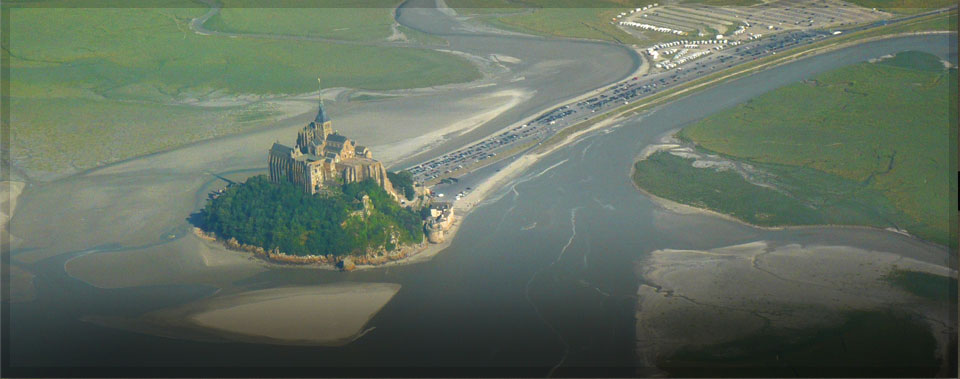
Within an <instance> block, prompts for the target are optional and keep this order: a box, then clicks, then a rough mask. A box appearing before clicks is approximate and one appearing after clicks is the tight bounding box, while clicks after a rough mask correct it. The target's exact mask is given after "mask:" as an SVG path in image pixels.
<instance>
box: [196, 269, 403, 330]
mask: <svg viewBox="0 0 960 379" xmlns="http://www.w3.org/2000/svg"><path fill="white" fill-rule="evenodd" d="M399 290H400V285H399V284H390V283H337V284H334V285H324V286H314V287H290V288H271V289H267V290H260V291H252V292H244V293H240V294H236V295H230V296H224V297H218V298H214V299H210V300H207V301H201V302H199V303H196V304H192V305H187V307H188V308H190V309H191V312H193V311H194V310H196V313H191V314H190V316H189V317H188V318H187V320H188V322H190V323H193V324H195V325H197V326H200V327H204V328H209V329H213V330H217V331H221V332H223V333H224V336H230V335H233V334H237V335H242V336H248V337H254V338H264V339H266V340H271V341H282V343H284V344H308V345H343V344H346V343H349V342H350V341H353V340H354V339H356V338H358V337H360V336H361V335H362V332H364V330H363V327H364V325H366V324H367V321H369V320H370V319H371V318H372V317H373V315H375V314H376V313H377V312H378V311H379V310H380V308H383V306H384V305H386V304H387V302H389V301H390V299H391V298H393V296H394V295H396V293H397V292H398V291H399ZM201 309H202V311H200V310H201ZM228 338H229V337H228Z"/></svg>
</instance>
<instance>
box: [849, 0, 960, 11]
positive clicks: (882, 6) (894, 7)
mask: <svg viewBox="0 0 960 379" xmlns="http://www.w3.org/2000/svg"><path fill="white" fill-rule="evenodd" d="M846 1H848V2H850V3H852V4H856V5H859V6H861V7H866V8H877V9H879V10H882V11H885V12H891V13H899V14H914V13H920V12H924V11H928V10H932V9H940V8H946V7H949V6H951V5H956V4H957V2H956V1H952V0H846Z"/></svg>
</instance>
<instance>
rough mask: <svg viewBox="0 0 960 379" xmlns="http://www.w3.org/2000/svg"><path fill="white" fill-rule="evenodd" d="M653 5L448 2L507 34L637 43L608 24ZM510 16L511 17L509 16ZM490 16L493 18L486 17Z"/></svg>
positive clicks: (628, 1) (616, 0)
mask: <svg viewBox="0 0 960 379" xmlns="http://www.w3.org/2000/svg"><path fill="white" fill-rule="evenodd" d="M647 4H652V2H646V1H640V0H597V1H592V0H552V1H548V0H524V1H519V2H515V1H507V0H487V1H484V0H449V1H447V5H448V6H450V7H452V8H455V9H456V10H457V12H458V13H461V14H465V15H473V16H484V15H487V17H481V20H484V21H486V22H487V23H489V24H491V25H493V26H495V27H500V28H503V29H507V30H512V31H518V32H523V33H528V34H534V35H541V36H548V37H567V38H586V39H596V40H603V41H613V42H621V43H638V42H640V41H641V39H638V38H637V37H634V36H632V35H630V34H628V33H626V32H624V31H622V30H620V29H619V28H617V27H616V25H613V24H612V23H611V18H613V17H614V16H616V15H617V14H618V13H620V12H624V11H627V10H629V9H632V8H636V7H638V6H644V5H647ZM511 13H513V14H511ZM488 14H493V15H488Z"/></svg>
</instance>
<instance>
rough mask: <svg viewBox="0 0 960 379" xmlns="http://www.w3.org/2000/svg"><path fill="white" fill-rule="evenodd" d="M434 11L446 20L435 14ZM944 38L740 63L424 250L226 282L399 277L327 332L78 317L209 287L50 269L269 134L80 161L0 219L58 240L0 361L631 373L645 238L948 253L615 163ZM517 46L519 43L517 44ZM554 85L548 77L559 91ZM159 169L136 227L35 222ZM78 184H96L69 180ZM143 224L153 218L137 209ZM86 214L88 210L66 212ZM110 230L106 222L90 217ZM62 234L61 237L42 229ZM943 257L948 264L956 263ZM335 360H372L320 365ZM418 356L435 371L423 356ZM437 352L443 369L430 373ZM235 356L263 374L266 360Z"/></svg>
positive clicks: (655, 242) (558, 163) (652, 245)
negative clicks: (634, 179) (662, 191)
mask: <svg viewBox="0 0 960 379" xmlns="http://www.w3.org/2000/svg"><path fill="white" fill-rule="evenodd" d="M416 10H418V11H419V10H420V9H419V8H416ZM425 11H429V10H425ZM405 16H411V18H412V15H411V14H409V13H405V12H402V13H401V15H400V17H401V19H402V20H403V17H405ZM409 22H415V21H409ZM436 27H437V28H440V30H441V31H442V30H444V29H442V25H441V26H436ZM425 29H426V28H425ZM448 38H449V39H450V40H451V43H452V44H453V46H456V47H457V48H458V49H459V48H461V45H462V48H463V49H464V50H466V51H471V50H476V51H480V50H481V49H485V50H484V51H496V52H498V53H501V54H505V55H510V56H515V57H518V58H521V59H525V60H530V61H533V60H536V59H537V57H540V58H541V59H543V58H545V57H552V56H553V55H554V54H558V55H559V54H561V53H566V54H568V55H567V56H568V57H569V59H574V60H576V63H575V64H573V65H568V66H564V67H567V68H566V69H569V70H574V71H565V72H575V70H582V69H584V68H585V67H591V65H595V64H597V62H596V61H592V60H591V59H594V58H590V54H589V52H590V49H604V48H603V47H601V46H606V45H601V44H590V43H584V42H564V41H551V42H550V43H549V44H548V43H544V42H543V41H541V40H537V39H527V38H520V37H505V36H481V37H473V36H467V35H451V36H449V37H448ZM955 46H956V40H955V39H954V38H953V37H946V36H926V37H908V38H899V39H893V40H884V41H878V42H872V43H868V44H864V45H859V46H855V47H852V48H847V49H843V50H839V51H836V52H832V53H828V54H824V55H821V56H816V57H813V58H809V59H804V60H802V61H799V62H795V63H791V64H789V65H785V66H781V67H778V68H775V69H772V70H769V71H765V72H761V73H757V74H754V75H751V76H749V77H746V78H742V79H738V80H736V81H733V82H730V83H726V84H723V85H720V86H717V87H715V88H712V89H709V90H706V91H704V92H701V93H698V94H695V95H692V96H689V97H687V98H684V99H681V100H679V101H676V102H673V103H671V104H669V105H666V106H663V107H660V108H659V109H657V110H655V111H654V112H652V113H649V114H647V115H643V116H641V117H635V118H633V119H630V120H626V121H624V122H622V123H620V124H618V125H617V126H616V127H614V128H612V129H610V130H605V131H598V132H594V133H592V134H591V135H590V136H588V137H585V138H583V139H582V140H580V141H578V142H577V143H575V144H572V145H570V146H566V147H564V148H562V149H560V150H558V151H557V152H555V153H553V154H551V155H549V156H547V157H545V158H544V159H543V160H542V161H540V162H538V163H537V164H536V165H534V166H533V167H531V168H530V169H528V170H527V171H526V172H525V173H524V174H523V175H521V177H519V178H517V179H516V180H514V181H513V182H512V183H510V184H508V185H506V186H504V187H503V188H501V189H500V193H498V194H496V195H495V196H493V197H492V199H494V200H492V201H489V202H488V203H487V204H486V205H484V206H481V207H479V208H478V209H476V210H475V211H474V212H473V213H471V214H470V215H469V216H468V217H467V218H466V219H465V220H464V221H463V225H462V226H461V229H460V231H459V232H458V234H457V236H456V239H455V240H454V241H453V243H452V244H451V246H450V248H448V249H447V250H446V251H444V252H442V253H441V254H439V255H438V256H437V257H436V258H434V259H433V260H432V261H430V262H426V263H422V264H416V265H410V266H398V267H391V268H389V269H383V270H373V271H364V272H351V273H335V272H328V271H312V270H302V269H276V270H271V271H268V272H264V273H261V274H258V275H255V276H253V277H249V278H246V279H243V280H240V281H238V282H236V283H234V284H235V285H237V286H240V287H246V288H250V289H259V288H269V287H274V286H286V285H301V284H318V283H329V282H336V281H344V280H349V281H377V282H390V283H399V284H401V285H402V289H401V290H400V292H399V293H398V294H397V295H396V297H394V299H393V300H391V301H390V303H388V304H387V306H386V307H384V308H383V310H382V311H381V312H380V313H379V314H378V315H377V316H375V317H374V319H373V320H372V321H371V322H370V324H369V325H368V327H369V326H372V327H376V329H375V330H373V331H371V332H369V333H367V334H366V335H364V336H363V337H362V338H361V339H359V340H358V341H356V342H354V343H352V344H350V345H347V346H345V347H340V348H323V347H290V346H268V345H255V344H243V343H206V342H194V341H186V340H175V339H168V338H162V337H154V336H150V335H145V334H138V333H132V332H126V331H120V330H114V329H110V328H106V327H102V326H97V325H94V324H90V323H84V322H81V321H79V319H80V318H82V317H84V316H87V315H104V314H108V315H114V316H116V315H131V316H132V315H136V314H139V313H140V312H143V311H145V310H148V309H152V308H155V307H159V306H167V305H171V304H175V303H179V302H186V301H190V300H192V299H196V298H198V297H201V296H203V295H205V294H208V293H210V291H211V289H209V288H206V287H203V286H174V287H138V288H129V289H123V290H102V289H97V288H94V287H91V286H89V285H86V284H84V283H82V282H80V281H78V280H74V279H70V278H69V277H66V276H65V275H64V274H63V271H62V264H63V262H64V261H65V260H66V258H67V256H66V255H63V254H60V253H64V254H77V253H75V252H72V251H74V250H71V247H74V248H75V247H76V246H84V249H86V248H92V247H95V246H100V245H106V244H112V243H119V244H120V245H121V246H104V247H103V249H108V248H116V249H120V250H123V249H129V248H130V247H131V246H138V245H149V244H152V243H162V242H155V241H156V239H157V238H158V237H157V236H158V235H161V234H162V233H163V232H165V231H166V230H176V228H178V227H185V226H186V223H185V218H186V217H187V216H188V214H189V211H190V209H196V208H197V207H198V206H199V204H200V200H201V199H202V197H203V191H200V188H203V185H204V184H203V183H208V182H209V181H210V180H212V178H211V177H209V176H208V175H206V174H203V171H204V170H205V168H204V166H205V164H204V160H205V159H209V160H211V161H213V163H210V166H211V167H212V168H215V171H216V172H219V171H228V170H241V169H245V168H256V167H257V165H258V164H261V163H262V162H260V161H258V160H257V159H261V158H262V156H265V154H253V153H250V154H246V153H239V152H237V150H234V149H235V148H236V147H237V145H240V146H241V147H243V146H259V145H260V144H263V143H267V142H263V141H262V140H263V138H262V137H261V138H256V139H244V138H245V137H236V138H233V139H224V140H223V141H221V142H216V141H215V142H212V143H211V147H209V148H206V149H195V150H190V149H185V151H174V152H171V153H167V154H165V155H159V156H153V157H148V158H145V160H144V161H140V162H130V163H128V165H127V166H125V167H120V168H116V169H107V170H104V172H103V173H93V174H91V175H90V176H88V177H79V178H71V179H68V180H64V181H61V182H54V183H51V184H47V185H43V186H38V187H34V188H30V189H28V193H27V194H25V195H24V197H23V198H22V201H21V204H20V205H19V206H18V211H17V212H18V213H17V215H16V216H15V218H14V220H13V223H12V227H11V231H12V233H13V234H15V235H17V236H20V237H22V238H26V239H27V242H26V243H25V247H24V249H23V250H21V251H15V252H14V254H15V255H18V254H31V253H34V252H36V251H37V250H29V249H28V248H31V247H32V248H35V249H39V250H43V249H49V250H51V251H52V252H53V253H52V254H54V255H57V254H59V255H58V256H55V257H53V258H47V259H44V260H40V261H39V263H36V264H34V265H32V266H31V267H30V268H32V269H33V270H35V271H37V272H38V276H37V279H36V283H37V286H38V300H37V301H35V302H33V303H27V304H13V305H12V307H11V316H12V318H11V336H10V338H11V340H10V341H11V345H10V346H11V350H10V353H11V359H12V362H13V364H14V365H21V366H91V367H92V368H91V369H90V370H92V372H96V373H102V372H107V371H103V369H102V368H98V367H109V366H116V365H132V366H169V367H184V366H205V367H214V368H217V367H237V366H254V367H260V366H279V367H287V368H290V367H298V366H325V367H330V369H327V370H320V371H298V372H300V373H306V374H308V375H344V374H360V375H363V374H364V373H366V374H372V375H376V374H377V373H381V372H383V373H390V374H392V375H403V374H404V373H406V374H412V375H416V374H423V373H450V372H454V373H456V372H460V373H464V372H471V373H474V372H476V373H478V374H482V373H484V372H485V371H474V369H475V368H481V367H483V368H490V369H492V370H501V371H490V372H492V373H496V372H503V371H502V370H504V369H506V370H507V372H509V373H510V374H511V375H546V374H548V373H550V372H551V370H552V369H553V368H554V367H556V366H558V365H560V366H559V369H558V370H557V371H555V372H553V373H554V374H557V375H573V374H576V373H578V372H580V371H577V370H578V368H586V369H590V371H589V373H590V375H602V374H608V375H634V374H635V373H636V368H635V367H634V365H635V356H634V352H633V345H634V335H635V334H634V331H633V330H634V307H635V303H636V297H635V292H636V289H637V285H638V283H639V281H640V280H642V278H638V277H637V276H636V275H635V274H634V264H635V262H636V261H637V259H638V258H641V257H643V255H644V254H646V253H648V252H650V251H653V250H656V249H661V248H681V249H682V248H695V249H708V248H713V247H718V246H726V245H732V244H738V243H743V242H748V241H754V240H761V239H762V240H771V241H775V242H782V243H791V242H797V243H801V244H810V243H822V244H838V245H850V246H858V247H863V248H870V249H878V250H885V251H894V252H897V253H901V254H904V255H908V256H912V257H915V258H917V259H921V260H925V261H929V262H936V263H941V264H943V263H945V262H946V260H947V257H948V254H947V253H946V250H945V249H944V248H942V247H939V246H935V245H931V244H927V243H923V242H920V241H917V240H915V239H912V238H909V237H905V236H903V235H900V234H896V233H891V232H884V231H877V230H864V229H842V228H808V229H802V230H787V231H764V230H757V229H753V228H750V227H747V226H744V225H741V224H738V223H734V222H729V221H724V220H722V219H719V218H715V217H709V216H701V215H686V216H683V215H675V214H672V213H669V212H665V211H662V210H660V209H659V208H657V207H656V206H655V205H654V204H653V203H652V202H651V201H650V200H649V199H647V198H645V197H644V196H642V195H641V194H640V193H638V192H637V191H636V190H635V189H634V187H633V185H632V183H631V180H630V177H629V173H630V168H631V166H632V164H633V159H634V157H635V156H636V155H637V154H639V152H640V151H641V150H642V149H643V147H644V146H645V145H647V144H649V143H652V142H655V141H656V139H657V137H658V136H660V135H662V134H663V133H664V132H666V131H668V130H672V129H676V128H679V127H682V126H683V125H685V124H687V123H689V122H692V121H695V120H697V119H699V118H702V117H704V116H706V115H708V114H710V113H713V112H716V111H718V110H721V109H724V108H728V107H731V106H733V105H735V104H738V103H740V102H743V101H746V100H747V99H749V98H751V97H753V96H756V95H758V94H761V93H764V92H767V91H770V90H772V89H774V88H777V87H779V86H782V85H785V84H788V83H792V82H795V81H798V80H802V79H805V78H809V77H811V76H813V75H815V74H817V73H820V72H823V71H826V70H830V69H833V68H836V67H840V66H842V65H846V64H850V63H855V62H859V61H863V60H867V59H870V58H875V57H878V56H881V55H884V54H890V53H895V52H898V51H903V50H908V49H909V50H922V51H928V52H931V53H935V54H938V55H940V56H943V57H946V58H948V59H949V60H950V61H952V62H956V50H955ZM605 51H611V52H612V51H614V50H605ZM528 52H529V54H530V55H525V54H526V53H528ZM610 54H612V56H616V54H618V53H610ZM580 55H582V56H580ZM578 56H580V57H578ZM581 58H582V59H583V60H580V59H581ZM616 59H617V61H618V64H619V65H620V66H619V68H618V69H617V70H609V72H607V73H605V74H603V75H601V77H589V79H584V80H582V81H571V80H567V78H555V79H550V74H549V73H544V74H543V75H544V77H543V79H542V80H541V81H540V82H537V84H536V85H537V86H538V87H537V89H538V93H546V92H551V91H559V92H560V93H562V94H553V95H547V96H546V97H542V98H541V97H538V98H536V99H535V100H531V102H530V103H529V104H525V105H524V107H526V109H525V110H515V111H511V112H508V113H505V114H504V115H503V116H501V118H499V119H501V121H498V122H502V123H504V124H506V123H507V122H508V121H509V120H513V119H517V118H519V117H522V116H521V115H523V114H524V113H525V112H526V113H529V112H532V110H534V109H536V108H537V107H538V106H541V104H542V105H546V104H550V103H551V102H555V101H556V100H557V99H558V98H562V97H566V96H571V95H575V94H576V93H577V92H576V91H581V92H582V91H585V90H586V89H589V88H592V87H590V86H591V83H594V84H596V85H599V84H603V83H605V82H604V81H603V80H606V81H607V82H609V81H611V80H615V79H617V77H618V76H622V75H625V73H626V72H628V71H629V70H631V67H632V64H633V63H631V61H630V60H631V56H630V55H629V54H623V55H622V56H620V57H619V58H616ZM618 72H619V73H618ZM604 75H605V76H604ZM564 83H569V84H564ZM561 87H562V89H563V90H562V91H561V90H559V89H557V88H561ZM588 87H589V88H588ZM407 104H408V105H407V106H409V107H412V108H411V111H419V112H422V111H429V109H431V107H433V106H435V105H433V104H428V102H423V103H420V104H417V103H416V102H410V103H407ZM364 111H369V112H372V111H373V110H364ZM358 112H359V111H358ZM358 117H359V116H358ZM496 125H497V122H494V123H491V124H488V125H485V126H484V127H482V128H479V129H478V130H477V131H475V132H474V133H471V134H470V135H468V136H464V137H463V138H472V137H474V134H476V135H480V134H483V133H489V131H490V130H495V129H497V128H498V127H497V126H496ZM273 133H274V134H275V133H276V132H273ZM268 138H269V137H268ZM270 142H272V140H270ZM944 143H948V140H947V139H944ZM441 150H442V149H441ZM218 151H223V152H228V154H234V155H241V156H242V159H240V160H238V161H229V160H225V159H223V160H218V158H219V157H218V156H217V155H216V154H213V153H215V152H218ZM263 151H264V152H265V151H266V149H265V148H264V149H263ZM164 157H174V158H176V159H182V160H183V161H184V162H186V163H188V164H189V165H191V166H194V167H191V168H188V169H182V168H179V167H177V165H176V164H172V163H171V164H170V166H163V164H162V162H157V161H161V160H162V159H163V158H164ZM151 159H153V161H151ZM154 163H158V164H159V167H158V166H157V165H154ZM468 180H469V179H468ZM169 181H175V183H184V184H183V186H185V187H186V188H189V189H190V190H189V191H187V192H185V194H184V195H180V196H179V197H176V198H175V199H176V204H177V206H176V207H172V209H169V208H166V207H168V203H167V202H165V201H163V200H158V201H156V202H136V201H134V200H130V204H134V203H135V204H136V206H137V207H141V208H138V209H137V213H138V214H141V216H142V217H143V218H144V219H145V221H144V222H145V226H143V227H142V228H140V229H137V230H130V231H129V236H127V235H126V234H127V233H125V230H124V229H123V228H124V225H127V224H125V223H124V220H126V219H127V218H125V217H127V216H124V215H117V214H113V213H109V212H108V213H107V214H101V213H97V212H96V211H92V210H84V209H83V208H82V207H80V206H77V208H81V209H80V210H79V211H77V212H76V213H69V211H70V210H71V209H72V208H71V207H66V210H67V216H71V217H74V218H70V217H67V218H66V219H64V220H62V221H60V222H59V223H57V222H51V223H52V224H53V226H50V223H48V222H47V221H50V220H52V218H53V217H54V216H55V215H59V214H61V213H60V212H62V211H63V209H50V207H51V206H50V205H49V203H51V202H53V201H54V200H55V199H58V198H59V199H63V198H67V197H66V196H69V194H74V193H79V194H81V195H80V196H78V199H86V198H100V197H104V196H109V195H108V194H109V193H114V192H110V191H115V193H118V194H121V195H125V194H128V193H134V192H138V191H144V190H146V189H149V188H150V186H151V185H153V183H163V182H169ZM30 191H32V193H29V192H30ZM164 191H171V193H172V192H173V191H175V190H174V189H165V190H164ZM87 192H89V193H93V194H96V195H97V196H93V195H83V194H84V193H87ZM105 193H106V194H105ZM152 196H153V197H146V199H148V200H151V199H162V198H164V197H165V195H164V192H163V191H160V193H158V194H155V195H152ZM497 196H499V198H498V197H497ZM131 206H132V205H131ZM158 209H160V210H158ZM79 217H89V218H85V219H80V218H79ZM151 222H154V223H159V224H160V225H157V226H153V225H148V224H150V223H151ZM85 223H94V224H95V225H91V226H83V227H81V226H80V225H85ZM61 228H67V229H71V230H70V231H63V230H61ZM115 230H119V231H120V232H118V233H113V232H103V231H115ZM61 232H62V233H65V234H64V235H65V236H72V237H69V238H73V240H70V241H66V242H58V241H46V240H43V239H44V238H51V237H52V236H54V235H57V233H61ZM121 234H123V235H124V236H119V235H121ZM949 263H950V264H951V265H952V266H953V267H955V262H949ZM945 311H949V310H945ZM351 366H357V367H368V368H369V367H373V368H374V369H372V371H369V370H368V371H360V370H357V371H354V370H348V371H341V370H339V369H333V368H343V367H351ZM377 368H392V369H391V371H378V369H377ZM404 368H405V369H404ZM429 368H433V371H424V370H429ZM448 368H452V369H453V370H454V371H445V370H446V369H448ZM597 368H600V370H602V371H597ZM97 370H100V371H97ZM404 370H407V371H404ZM466 370H470V371H466ZM51 372H53V373H56V372H57V371H51ZM73 372H76V371H73ZM120 372H124V371H120ZM238 372H239V373H244V374H247V373H252V374H257V373H260V374H265V375H277V374H279V373H281V372H282V371H277V370H276V369H273V371H271V370H265V371H238ZM158 373H163V371H158Z"/></svg>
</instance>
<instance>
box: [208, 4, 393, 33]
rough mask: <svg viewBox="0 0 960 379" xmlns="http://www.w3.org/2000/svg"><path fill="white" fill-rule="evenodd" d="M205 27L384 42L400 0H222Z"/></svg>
mask: <svg viewBox="0 0 960 379" xmlns="http://www.w3.org/2000/svg"><path fill="white" fill-rule="evenodd" d="M221 3H222V8H221V11H220V12H219V13H218V14H216V15H214V16H213V17H211V18H210V20H208V21H207V23H206V24H205V26H206V27H207V28H208V29H210V30H217V31H225V32H233V33H256V34H280V35H289V36H308V37H321V38H330V39H339V40H350V41H375V40H383V39H385V38H387V37H389V36H390V35H391V34H392V29H391V25H393V23H394V21H393V8H394V7H396V6H397V5H399V4H400V3H401V1H399V0H356V1H347V0H321V1H314V0H311V1H297V0H286V1H275V2H271V3H270V6H271V7H272V8H262V2H256V1H251V0H226V1H222V2H221Z"/></svg>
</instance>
